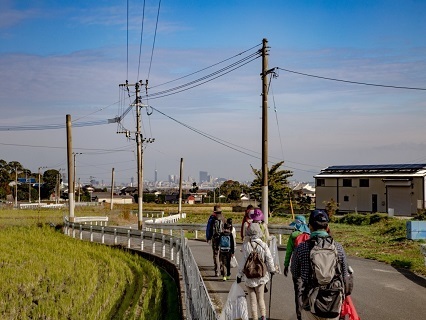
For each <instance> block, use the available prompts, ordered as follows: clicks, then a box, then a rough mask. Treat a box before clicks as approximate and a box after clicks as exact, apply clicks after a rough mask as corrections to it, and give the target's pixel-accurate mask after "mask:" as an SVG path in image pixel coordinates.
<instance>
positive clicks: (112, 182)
mask: <svg viewBox="0 0 426 320" xmlns="http://www.w3.org/2000/svg"><path fill="white" fill-rule="evenodd" d="M113 203H114V168H112V173H111V206H110V210H112V208H113V206H114V205H113Z"/></svg>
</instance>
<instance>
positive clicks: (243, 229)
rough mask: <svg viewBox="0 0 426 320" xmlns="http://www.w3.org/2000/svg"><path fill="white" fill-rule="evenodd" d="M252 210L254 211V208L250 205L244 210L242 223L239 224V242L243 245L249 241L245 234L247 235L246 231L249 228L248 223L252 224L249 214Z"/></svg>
mask: <svg viewBox="0 0 426 320" xmlns="http://www.w3.org/2000/svg"><path fill="white" fill-rule="evenodd" d="M252 209H254V207H253V206H252V205H251V204H249V205H248V206H247V208H246V211H245V213H244V218H243V222H242V224H241V230H240V235H241V240H242V241H243V243H247V242H248V241H249V240H250V237H248V236H246V233H247V232H246V231H247V229H248V227H249V226H250V223H251V222H252V220H251V218H250V212H251V210H252Z"/></svg>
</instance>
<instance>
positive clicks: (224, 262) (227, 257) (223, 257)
mask: <svg viewBox="0 0 426 320" xmlns="http://www.w3.org/2000/svg"><path fill="white" fill-rule="evenodd" d="M231 256H232V254H231V252H229V251H228V252H222V251H220V253H219V261H220V274H221V275H222V276H223V277H224V276H227V277H229V276H230V275H231Z"/></svg>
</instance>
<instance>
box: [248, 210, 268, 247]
mask: <svg viewBox="0 0 426 320" xmlns="http://www.w3.org/2000/svg"><path fill="white" fill-rule="evenodd" d="M250 218H251V221H252V222H253V223H258V224H259V226H260V230H261V231H262V241H263V242H266V244H269V241H270V240H271V237H270V235H269V229H268V225H267V224H266V223H265V216H264V214H263V212H262V210H260V209H259V208H253V209H251V210H250Z"/></svg>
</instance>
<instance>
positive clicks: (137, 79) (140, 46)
mask: <svg viewBox="0 0 426 320" xmlns="http://www.w3.org/2000/svg"><path fill="white" fill-rule="evenodd" d="M144 20H145V0H144V1H143V10H142V22H141V41H140V45H139V62H138V76H137V78H136V81H139V70H140V67H141V55H142V39H143V25H144ZM127 79H128V78H127Z"/></svg>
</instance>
